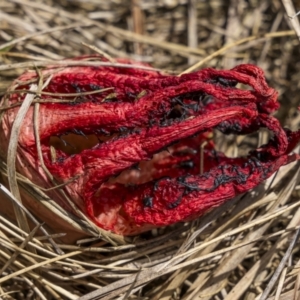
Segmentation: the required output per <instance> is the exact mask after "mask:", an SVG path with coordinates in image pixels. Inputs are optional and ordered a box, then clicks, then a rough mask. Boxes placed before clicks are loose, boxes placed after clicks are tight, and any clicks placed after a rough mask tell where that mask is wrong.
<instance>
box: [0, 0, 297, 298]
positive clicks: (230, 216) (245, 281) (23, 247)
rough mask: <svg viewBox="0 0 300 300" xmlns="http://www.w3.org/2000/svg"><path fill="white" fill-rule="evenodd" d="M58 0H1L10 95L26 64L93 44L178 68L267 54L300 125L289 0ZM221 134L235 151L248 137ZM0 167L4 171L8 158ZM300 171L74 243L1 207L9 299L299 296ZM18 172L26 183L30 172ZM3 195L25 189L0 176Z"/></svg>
mask: <svg viewBox="0 0 300 300" xmlns="http://www.w3.org/2000/svg"><path fill="white" fill-rule="evenodd" d="M59 3H60V4H59ZM59 3H58V2H57V1H53V0H44V1H33V0H32V1H30V0H11V1H2V2H0V61H1V64H0V93H1V95H3V94H4V93H5V91H6V89H7V87H8V86H9V85H10V84H11V82H12V80H13V79H15V78H16V77H17V76H18V75H20V74H21V73H22V72H23V71H24V70H25V69H27V68H41V67H43V66H45V65H48V64H51V63H53V62H57V61H61V62H62V63H63V59H64V58H69V57H73V56H78V55H82V54H90V53H95V48H93V47H88V46H86V45H92V46H95V47H96V48H97V51H99V50H100V51H101V52H103V53H105V54H106V55H109V56H110V57H112V58H114V57H129V58H133V59H135V60H140V61H145V62H148V63H150V64H151V65H153V66H154V67H155V68H159V69H163V70H168V71H171V72H174V73H175V74H180V73H181V72H187V71H192V70H194V69H197V68H201V67H207V66H213V67H216V68H231V67H233V66H235V65H236V64H240V63H254V64H257V65H259V66H260V67H261V68H263V69H264V70H265V72H266V77H267V79H268V81H269V83H270V85H271V86H273V87H275V88H276V89H277V90H278V91H279V92H280V102H281V104H282V107H281V110H280V115H279V116H278V117H279V118H280V119H281V121H282V123H283V124H286V125H287V126H288V127H290V128H291V129H296V128H298V127H299V116H298V114H297V106H298V105H299V82H300V80H299V79H300V73H299V72H300V71H299V64H300V63H299V57H300V55H299V54H300V53H299V40H298V38H297V35H296V34H295V32H299V23H298V21H297V17H294V18H289V17H292V16H293V15H294V14H295V10H294V9H293V5H292V3H291V1H286V0H285V1H279V0H275V1H270V0H262V1H258V0H249V1H244V0H230V1H224V0H212V1H196V0H132V1H129V0H126V1H121V0H114V1H97V0H77V1H76V0H75V1H70V0H64V1H59ZM294 5H295V7H296V9H297V8H300V2H299V1H296V0H294ZM266 135H267V133H266V132H264V133H261V134H260V135H259V142H262V141H264V140H265V139H266ZM254 140H255V141H256V142H257V139H254ZM217 142H218V143H219V147H220V148H223V149H222V150H225V151H226V152H227V153H229V154H232V153H235V152H236V151H237V147H238V146H239V145H240V144H241V143H242V142H243V140H242V139H241V140H240V139H238V140H235V141H233V142H232V143H229V142H228V141H226V143H225V141H224V140H218V141H217ZM0 147H1V145H0ZM0 172H1V173H2V175H3V176H4V177H5V176H6V175H5V174H6V170H5V162H4V161H1V164H0ZM298 179H299V167H298V164H293V165H289V166H286V167H284V168H281V169H280V171H279V172H278V173H277V174H275V176H273V177H272V178H270V179H269V180H267V181H266V182H265V183H264V184H263V185H261V186H259V187H257V188H256V189H255V190H254V191H252V192H251V193H247V194H245V195H243V196H242V197H238V198H237V199H233V200H231V201H230V202H228V203H227V204H226V205H224V206H222V207H219V208H217V209H216V210H214V211H212V212H211V213H209V214H208V215H206V216H204V217H202V218H200V219H198V220H197V221H194V222H191V223H187V224H178V225H176V226H171V227H169V228H162V229H159V230H155V231H152V232H150V233H146V234H142V235H140V236H137V237H134V238H127V239H117V240H114V239H112V240H109V239H107V238H106V239H105V240H103V239H102V238H101V237H98V236H94V237H91V238H88V239H85V240H80V241H78V243H77V244H76V245H66V244H62V243H60V242H59V237H60V234H61V233H60V232H56V233H54V234H53V235H52V236H51V237H52V239H53V240H54V241H55V242H53V243H51V242H50V241H51V240H50V241H49V237H45V236H42V235H41V234H40V231H38V230H39V229H40V225H37V226H36V228H35V229H34V230H33V231H31V232H30V233H29V234H28V233H24V232H23V231H22V229H21V228H20V227H19V226H18V225H17V222H15V220H11V219H9V218H8V217H7V216H6V215H4V214H2V213H1V215H0V273H1V276H2V277H1V278H0V283H1V286H0V297H1V298H2V299H8V300H10V299H78V298H79V299H82V300H88V299H107V300H108V299H157V300H158V299H163V300H175V299H184V300H192V299H216V300H217V299H226V300H233V299H249V300H250V299H298V297H299V295H298V293H299V286H300V276H299V266H300V254H299V253H300V252H299V243H298V231H299V224H300V210H299V206H300V202H299V195H300V194H299V185H298V182H299V180H298ZM17 180H18V183H19V184H20V185H22V184H24V180H25V179H24V178H22V177H20V176H19V177H17ZM22 180H23V181H22ZM5 194H6V197H8V198H10V199H12V201H13V198H14V196H15V195H14V194H11V193H10V192H9V191H7V190H5V188H4V187H3V186H2V185H1V194H0V197H5ZM0 199H1V198H0ZM2 211H3V209H2ZM26 216H27V218H29V215H28V214H26ZM34 217H35V218H37V219H39V216H34ZM40 221H42V220H40Z"/></svg>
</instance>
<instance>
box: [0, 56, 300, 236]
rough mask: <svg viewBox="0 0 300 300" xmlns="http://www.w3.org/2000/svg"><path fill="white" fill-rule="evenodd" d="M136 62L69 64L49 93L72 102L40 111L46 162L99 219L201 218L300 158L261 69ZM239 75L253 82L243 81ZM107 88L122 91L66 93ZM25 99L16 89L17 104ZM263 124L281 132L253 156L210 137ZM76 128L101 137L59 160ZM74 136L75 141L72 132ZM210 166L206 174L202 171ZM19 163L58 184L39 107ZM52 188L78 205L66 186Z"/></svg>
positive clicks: (127, 227) (24, 134) (120, 223)
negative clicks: (159, 68) (237, 153)
mask: <svg viewBox="0 0 300 300" xmlns="http://www.w3.org/2000/svg"><path fill="white" fill-rule="evenodd" d="M78 59H82V58H78ZM119 61H120V62H125V63H126V61H124V60H119ZM127 63H129V62H127ZM131 64H133V68H121V67H79V66H78V67H66V68H64V69H60V70H58V71H57V72H56V73H54V75H53V77H52V79H51V81H50V83H49V84H48V86H47V87H46V88H45V89H44V90H43V91H44V92H51V93H53V94H54V95H42V99H43V100H49V101H50V100H51V99H53V98H55V99H60V100H70V102H69V103H55V102H52V103H51V102H50V103H42V104H41V105H40V109H39V131H40V139H41V145H42V152H43V159H44V162H45V165H46V167H47V168H48V169H49V171H50V172H51V174H52V175H53V176H54V178H55V179H56V181H57V182H59V183H64V182H67V181H69V180H70V179H71V178H74V177H76V179H75V180H73V181H72V182H71V183H69V184H67V185H66V186H65V187H64V190H65V191H66V192H67V193H68V195H69V196H70V197H71V198H72V200H73V201H74V203H75V204H76V205H77V206H78V207H79V208H80V209H81V210H82V211H84V212H85V213H86V214H87V215H88V216H89V217H90V218H91V219H92V220H93V221H94V222H95V223H96V224H97V225H99V226H100V227H102V228H104V229H106V230H111V231H113V232H116V233H118V234H123V235H129V234H136V233H139V232H143V231H145V230H148V229H150V228H153V227H157V226H164V225H169V224H173V223H175V222H179V221H184V220H190V219H192V218H196V217H198V216H200V215H202V214H203V213H204V212H206V211H207V210H209V209H211V208H212V207H216V206H218V205H220V204H222V203H224V202H225V201H226V200H228V199H230V198H232V197H234V196H236V195H237V194H240V193H243V192H246V191H248V190H250V189H252V188H253V187H255V186H257V185H258V184H259V183H261V182H263V181H264V180H265V179H266V178H268V177H269V176H271V175H272V174H273V173H274V172H275V171H277V170H278V169H279V168H280V166H282V165H284V164H287V163H289V162H291V161H294V160H296V159H298V156H297V155H296V154H291V155H290V154H289V153H290V152H291V151H292V149H293V148H294V146H295V145H296V143H297V142H298V140H299V136H300V134H299V132H295V133H292V132H290V131H288V130H284V129H283V128H282V127H281V125H280V123H279V122H278V120H277V119H275V118H274V117H273V116H272V115H271V113H273V112H274V111H276V110H277V109H278V108H279V104H278V101H277V92H276V91H275V90H274V89H272V88H271V87H269V86H268V85H267V83H266V81H265V78H264V73H263V71H262V70H261V69H259V68H258V67H256V66H254V65H240V66H237V67H235V68H233V69H232V70H214V69H211V68H208V69H204V70H201V71H198V72H194V73H190V74H184V75H182V76H171V75H164V74H161V73H159V72H156V71H152V70H151V71H148V70H141V69H137V68H134V64H135V63H133V62H131ZM49 70H53V68H52V69H49ZM49 70H45V71H44V74H46V73H47V72H48V71H49ZM33 78H36V74H35V72H27V73H25V74H23V75H22V76H21V77H20V78H18V82H16V83H15V84H17V89H28V87H29V84H26V81H27V80H30V79H33ZM238 83H239V84H240V85H238V86H241V85H243V86H245V87H246V88H240V87H237V84H238ZM107 87H112V88H113V90H110V91H106V92H102V93H96V94H92V95H85V96H77V97H74V96H59V95H58V93H64V94H65V93H76V92H78V93H82V92H88V91H94V90H98V89H102V88H107ZM55 95H56V96H55ZM22 100H23V98H22V97H21V96H20V95H19V94H12V95H11V96H10V98H9V104H15V103H16V102H18V101H22ZM17 112H18V107H16V108H11V109H9V110H8V111H7V112H6V114H5V115H4V118H3V122H2V129H3V130H2V133H1V135H2V136H0V138H1V142H4V144H5V145H6V146H7V144H8V139H9V136H10V129H11V126H12V124H13V120H14V118H15V116H16V114H17ZM259 128H267V129H268V130H270V131H271V132H273V138H272V139H271V140H270V141H269V143H268V144H267V145H264V146H262V147H261V148H259V149H256V150H253V151H251V152H250V153H249V155H248V156H247V157H238V158H227V157H225V155H224V154H222V153H220V152H217V151H215V149H214V145H213V142H212V141H211V140H209V136H210V135H211V132H212V130H213V129H218V130H220V131H221V132H223V133H225V134H248V133H252V132H256V131H257V130H259ZM70 133H71V134H73V135H74V136H80V135H82V136H83V137H86V138H87V139H88V137H89V135H93V136H94V138H96V140H97V139H98V140H97V142H96V143H95V144H94V145H93V146H90V147H83V149H82V150H77V151H75V152H74V153H70V152H69V151H66V149H64V147H62V146H60V147H56V150H55V153H56V157H55V160H54V161H53V157H51V155H50V145H51V143H52V142H51V139H53V137H55V136H56V137H60V138H61V140H64V137H65V136H66V135H68V134H70ZM81 141H82V140H81ZM205 141H206V142H207V144H205V147H203V149H204V150H203V151H204V160H203V162H201V161H200V148H201V145H203V143H204V142H205ZM68 143H70V144H72V138H71V139H70V141H68ZM81 143H85V142H81ZM68 147H71V148H72V147H73V148H75V146H74V145H68ZM76 147H78V142H77V145H76ZM167 150H168V151H167ZM201 164H203V170H204V173H203V174H201V175H200V165H201ZM137 166H138V167H140V168H141V169H140V170H137V169H135V168H136V167H137ZM17 168H18V170H19V172H21V173H23V174H24V175H25V176H28V177H29V178H30V179H31V180H32V181H33V182H35V183H36V184H39V185H41V186H43V187H50V186H51V185H52V183H51V182H50V181H49V179H48V178H47V176H46V174H45V173H44V171H43V170H42V168H41V164H40V161H39V159H38V156H37V150H36V142H35V136H34V130H33V108H32V107H31V108H30V110H29V112H28V114H27V115H26V118H25V120H24V124H23V127H22V131H21V134H20V140H19V149H18V165H17ZM114 176H117V177H116V178H114V179H113V177H114ZM48 194H49V195H50V196H51V197H53V199H54V200H55V201H57V203H59V204H60V205H61V206H63V207H64V208H66V209H67V210H70V211H72V210H71V208H70V206H69V205H68V204H67V203H66V201H65V200H64V199H63V198H62V197H61V195H60V194H59V193H58V192H57V191H55V190H53V191H49V192H48Z"/></svg>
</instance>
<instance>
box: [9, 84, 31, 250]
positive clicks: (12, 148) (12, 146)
mask: <svg viewBox="0 0 300 300" xmlns="http://www.w3.org/2000/svg"><path fill="white" fill-rule="evenodd" d="M36 89H37V85H35V84H32V85H31V86H30V90H31V91H35V90H36ZM33 99H34V95H31V94H27V95H26V97H25V99H24V101H23V103H22V105H21V107H20V109H19V111H18V113H17V116H16V119H15V121H14V123H13V126H12V130H11V137H10V140H9V145H8V151H7V152H8V153H7V166H8V170H7V175H8V183H9V187H10V190H11V192H12V194H13V196H14V197H15V198H16V199H17V200H18V201H19V202H20V203H22V200H21V195H20V191H19V187H18V183H17V179H16V157H17V147H18V139H19V134H20V130H21V126H22V122H23V120H24V118H25V115H26V114H27V111H28V110H29V107H30V105H31V103H32V101H33ZM13 206H14V211H15V214H16V218H17V222H18V224H19V227H20V228H22V229H23V230H24V231H25V232H27V233H29V232H30V229H29V225H28V221H27V218H26V215H25V213H24V211H23V210H22V209H20V207H19V206H18V205H16V203H15V202H13ZM32 251H35V250H33V249H32Z"/></svg>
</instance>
